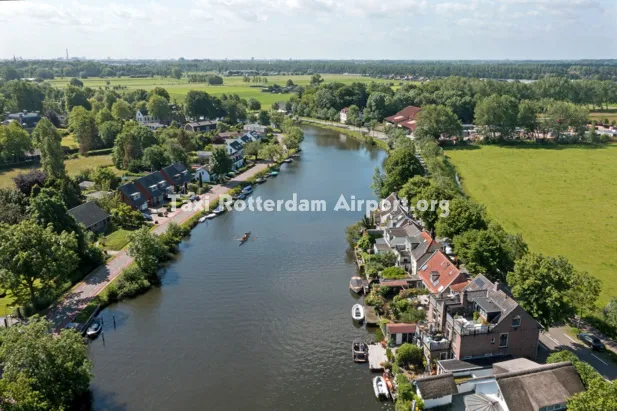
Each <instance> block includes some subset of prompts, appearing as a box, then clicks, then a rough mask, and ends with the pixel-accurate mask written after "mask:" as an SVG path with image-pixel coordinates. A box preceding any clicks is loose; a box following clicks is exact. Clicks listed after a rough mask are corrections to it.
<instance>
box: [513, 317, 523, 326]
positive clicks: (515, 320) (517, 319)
mask: <svg viewBox="0 0 617 411" xmlns="http://www.w3.org/2000/svg"><path fill="white" fill-rule="evenodd" d="M520 326H521V316H520V315H517V316H516V317H514V318H512V328H518V327H520Z"/></svg>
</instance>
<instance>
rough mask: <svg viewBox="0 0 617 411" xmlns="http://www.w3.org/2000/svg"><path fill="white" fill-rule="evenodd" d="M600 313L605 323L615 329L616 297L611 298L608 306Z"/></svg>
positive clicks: (616, 324)
mask: <svg viewBox="0 0 617 411" xmlns="http://www.w3.org/2000/svg"><path fill="white" fill-rule="evenodd" d="M602 313H603V314H604V319H605V320H606V322H607V323H609V325H611V326H613V327H616V328H617V297H613V298H612V299H611V300H610V301H609V302H608V304H606V307H604V310H602Z"/></svg>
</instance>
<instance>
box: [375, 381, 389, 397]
mask: <svg viewBox="0 0 617 411" xmlns="http://www.w3.org/2000/svg"><path fill="white" fill-rule="evenodd" d="M373 390H374V391H375V397H377V398H383V397H385V398H390V392H389V391H388V387H387V386H386V382H385V381H384V379H383V377H375V378H373Z"/></svg>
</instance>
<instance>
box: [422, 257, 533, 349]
mask: <svg viewBox="0 0 617 411" xmlns="http://www.w3.org/2000/svg"><path fill="white" fill-rule="evenodd" d="M441 261H442V262H443V261H445V260H443V259H441ZM435 262H439V260H436V261H435ZM439 264H441V263H439ZM432 267H433V268H434V267H435V265H434V263H433V264H432ZM449 270H450V267H447V268H445V271H446V273H444V272H443V271H442V272H440V277H441V276H444V275H448V274H449ZM428 271H429V272H430V270H428ZM419 275H420V276H422V274H421V271H420V272H419ZM428 275H430V276H432V272H430V273H429V274H428ZM437 281H438V284H440V283H439V281H441V280H440V278H438V279H437ZM457 281H458V282H456V283H451V284H450V285H448V286H446V285H445V284H440V285H444V290H446V291H445V292H440V293H433V294H432V295H431V296H430V298H429V307H428V313H427V322H428V329H426V330H424V332H423V335H422V338H421V340H422V342H423V343H424V353H425V355H426V357H427V358H436V355H438V356H439V357H438V358H439V359H449V358H455V359H459V360H468V359H473V358H480V357H490V356H508V355H511V356H514V357H515V358H519V357H525V358H536V354H537V349H538V337H539V334H540V324H539V323H538V322H537V321H536V320H535V319H534V318H533V317H532V316H531V315H529V314H528V313H527V312H526V311H525V310H524V309H523V308H522V307H521V306H520V305H519V304H518V303H517V302H516V301H515V300H514V299H513V298H512V296H511V295H510V294H509V292H508V291H507V290H506V289H505V288H504V287H503V286H502V285H501V284H500V283H499V282H495V283H493V282H491V281H490V280H488V279H487V278H486V277H485V276H483V275H482V274H479V275H477V276H476V277H475V278H474V279H473V280H472V281H467V282H466V281H462V282H461V280H460V279H459V280H457ZM441 337H443V338H445V339H447V341H449V347H433V346H432V345H431V344H430V343H431V342H432V341H434V340H435V339H436V338H439V339H441ZM444 345H445V344H444ZM437 348H439V349H437ZM438 351H439V352H438ZM444 351H445V352H447V353H448V354H447V355H446V356H445V358H444V355H442V354H441V353H442V352H444Z"/></svg>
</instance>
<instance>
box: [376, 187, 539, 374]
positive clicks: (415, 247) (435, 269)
mask: <svg viewBox="0 0 617 411" xmlns="http://www.w3.org/2000/svg"><path fill="white" fill-rule="evenodd" d="M374 219H375V224H376V229H375V230H373V233H375V234H379V235H382V237H381V238H377V239H376V241H375V244H374V248H373V250H372V252H373V253H377V254H379V253H388V252H392V253H394V254H395V255H396V257H397V258H396V265H397V266H399V267H401V268H403V269H404V270H405V271H406V272H407V278H405V279H403V280H396V281H387V280H381V282H380V283H381V284H382V285H387V286H390V287H403V288H425V289H427V290H428V291H429V295H428V300H427V301H425V302H426V304H427V305H428V307H427V319H426V322H424V323H423V324H408V327H407V328H406V331H407V332H406V334H409V335H406V336H403V337H404V339H406V340H413V341H414V342H415V343H417V345H418V346H420V347H421V348H422V349H423V352H424V356H425V358H426V360H427V364H431V363H435V362H439V361H443V360H450V359H456V360H471V359H476V358H487V357H497V358H499V357H501V358H507V357H508V356H512V357H516V358H519V357H524V358H530V359H534V358H536V353H537V348H538V337H539V332H540V325H539V323H538V322H537V321H536V320H535V319H534V318H533V317H531V316H530V315H529V314H528V313H527V312H526V311H525V310H524V309H523V308H522V307H521V306H520V305H519V304H518V303H517V302H516V301H515V300H514V299H513V298H512V296H511V294H510V293H509V291H508V290H507V288H506V287H505V286H504V285H503V284H500V283H499V282H492V281H490V280H489V279H488V278H486V277H485V276H484V275H482V274H478V275H476V276H475V277H472V276H471V275H470V274H469V273H468V272H467V270H466V269H465V268H464V267H463V266H461V265H460V264H459V263H458V262H457V261H456V257H455V256H452V255H451V254H452V252H451V250H450V248H449V247H448V246H446V245H444V243H442V242H440V241H437V240H435V239H433V238H432V237H431V235H430V234H428V233H427V232H426V231H423V230H422V226H421V224H420V222H418V221H416V220H414V219H413V218H412V217H411V216H410V214H409V213H408V210H407V209H406V208H405V206H404V205H403V204H402V203H401V202H400V201H399V199H398V198H397V196H396V195H395V194H391V195H390V196H388V198H386V199H385V200H384V202H383V203H382V206H381V208H380V209H379V210H377V211H376V212H375V213H374ZM397 326H398V327H401V326H400V325H397ZM397 326H395V325H392V326H391V327H390V329H388V328H386V334H387V335H389V336H390V337H392V338H394V339H397V338H398V339H399V340H400V339H401V338H400V337H399V336H398V335H397V334H398V333H397V332H395V330H394V328H396V327H397ZM393 327H394V328H393ZM397 342H398V341H397Z"/></svg>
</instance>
